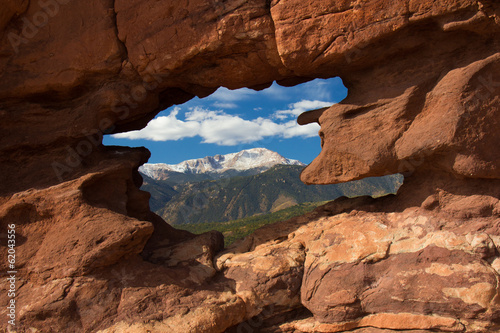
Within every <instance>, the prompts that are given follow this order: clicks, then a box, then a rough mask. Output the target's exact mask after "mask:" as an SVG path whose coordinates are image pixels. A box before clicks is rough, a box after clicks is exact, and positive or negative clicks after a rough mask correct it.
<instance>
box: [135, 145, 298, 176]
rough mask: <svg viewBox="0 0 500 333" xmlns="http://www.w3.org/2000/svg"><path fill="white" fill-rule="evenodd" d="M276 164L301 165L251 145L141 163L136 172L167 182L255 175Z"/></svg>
mask: <svg viewBox="0 0 500 333" xmlns="http://www.w3.org/2000/svg"><path fill="white" fill-rule="evenodd" d="M275 165H301V166H304V165H305V164H303V163H302V162H300V161H297V160H292V159H288V158H285V157H283V156H281V155H280V154H278V153H276V152H273V151H271V150H268V149H265V148H253V149H247V150H243V151H240V152H238V153H231V154H227V155H215V156H207V157H204V158H199V159H193V160H187V161H184V162H181V163H179V164H164V163H158V164H144V165H143V166H141V167H140V169H139V171H140V172H141V173H142V174H144V175H146V176H148V177H149V178H152V179H154V180H167V181H169V183H170V184H181V183H185V182H193V181H202V180H208V179H220V178H227V177H234V176H244V175H254V174H258V173H260V172H263V171H265V170H268V169H270V168H271V167H273V166H275Z"/></svg>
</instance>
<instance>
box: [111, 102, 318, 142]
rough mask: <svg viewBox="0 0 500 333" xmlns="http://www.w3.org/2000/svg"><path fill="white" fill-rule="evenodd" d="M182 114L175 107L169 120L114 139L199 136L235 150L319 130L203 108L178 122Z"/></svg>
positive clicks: (122, 134) (156, 139)
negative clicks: (239, 146)
mask: <svg viewBox="0 0 500 333" xmlns="http://www.w3.org/2000/svg"><path fill="white" fill-rule="evenodd" d="M179 111H180V108H179V107H175V108H174V109H173V111H171V112H170V114H169V115H168V116H166V117H158V118H155V119H153V120H152V121H150V122H149V124H148V126H146V127H145V128H144V129H142V130H140V131H133V132H128V133H121V134H115V135H114V137H115V138H127V139H146V140H153V141H169V140H179V139H182V138H188V137H194V136H200V137H201V138H202V142H203V143H213V144H217V145H220V146H234V145H238V144H242V143H251V142H256V141H259V140H262V139H264V138H266V137H281V138H285V139H289V138H293V137H305V138H308V137H313V136H316V135H317V133H318V130H319V125H317V124H309V125H306V126H299V125H298V124H297V123H296V122H295V121H294V120H291V121H288V122H284V123H282V122H275V121H273V120H271V119H266V118H262V117H259V118H256V119H252V120H247V119H243V118H241V117H240V116H238V115H230V114H227V113H225V112H224V111H213V110H208V109H204V108H201V107H194V108H192V109H190V111H188V112H186V114H185V120H180V119H178V118H177V116H178V114H179Z"/></svg>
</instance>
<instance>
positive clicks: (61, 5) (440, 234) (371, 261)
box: [0, 0, 500, 333]
mask: <svg viewBox="0 0 500 333" xmlns="http://www.w3.org/2000/svg"><path fill="white" fill-rule="evenodd" d="M0 3H1V8H2V11H1V12H0V131H1V132H2V135H1V136H0V166H1V169H0V171H1V172H0V232H1V234H2V235H4V234H5V233H6V231H7V226H8V225H9V224H15V225H16V230H17V235H16V237H17V248H16V249H17V262H16V268H17V270H18V274H17V278H18V285H17V296H16V302H17V304H18V308H17V310H18V312H17V320H18V327H20V328H19V330H38V331H40V332H52V331H57V332H98V331H101V332H146V331H151V332H166V331H168V332H179V333H181V332H182V333H184V332H224V331H226V330H227V331H228V332H233V331H236V332H238V331H242V330H247V331H248V330H249V329H250V330H253V331H262V332H265V331H266V330H267V331H268V332H340V331H346V330H349V331H353V332H360V333H375V332H376V333H378V332H394V331H398V332H401V331H402V332H414V333H417V332H418V333H422V332H430V331H434V332H436V331H442V332H450V331H451V332H454V331H464V330H465V331H466V332H494V331H498V330H499V327H498V322H499V320H500V311H499V299H498V286H497V281H498V279H499V277H500V276H499V270H500V259H499V257H498V253H499V252H500V248H499V246H500V226H499V222H500V220H499V218H500V201H499V198H500V190H499V189H500V184H499V183H498V182H499V178H500V177H499V164H500V161H499V150H498V149H497V143H498V142H499V137H498V130H499V129H500V128H499V124H498V120H497V118H498V115H499V114H498V110H499V107H500V105H499V99H498V95H499V92H500V91H499V86H500V84H499V83H498V82H497V81H498V80H497V77H498V73H499V71H500V68H499V56H498V54H500V44H499V40H498V36H499V28H498V26H499V25H500V7H499V5H498V3H497V2H496V1H492V0H483V1H474V0H447V1H439V2H436V1H428V0H415V1H414V0H402V1H393V2H387V1H385V2H384V1H379V0H369V1H341V0H335V1H333V0H332V1H319V0H311V1H298V0H286V1H285V0H281V1H278V0H275V1H265V0H251V1H239V0H234V1H222V2H221V1H208V2H206V1H181V2H177V3H173V2H158V1H156V2H155V1H123V0H119V1H115V2H113V1H101V2H96V1H86V2H76V1H62V0H47V1H40V2H35V1H31V2H28V1H18V2H14V1H11V0H1V1H0ZM333 76H341V77H342V79H343V80H344V82H345V84H346V86H347V87H348V88H349V96H348V97H347V98H346V99H345V100H344V101H342V102H341V103H339V104H336V105H334V106H332V107H331V108H328V109H322V110H316V111H314V112H311V113H308V114H304V115H302V116H301V117H300V118H299V122H301V123H307V122H312V121H318V122H319V123H320V124H321V132H320V136H321V137H322V142H323V144H322V145H323V149H322V152H321V154H320V156H318V158H317V159H316V160H315V161H313V163H312V164H311V165H309V166H308V167H307V168H306V169H305V171H304V172H303V174H302V179H303V180H304V181H305V182H307V183H336V182H343V181H348V180H353V179H359V178H363V177H368V176H379V175H385V174H391V173H397V172H405V174H406V176H407V178H406V181H405V184H404V185H403V187H402V188H401V189H400V191H399V193H398V196H390V197H386V198H381V199H377V200H375V199H371V198H358V199H345V198H343V199H339V200H336V201H335V202H332V203H329V204H327V205H325V206H323V207H320V208H318V209H317V210H316V211H314V212H312V213H309V214H306V215H305V216H302V217H298V218H294V219H292V220H289V221H284V222H280V223H278V224H275V225H272V226H266V227H263V228H261V229H260V230H258V231H257V232H256V233H254V234H253V235H251V236H249V237H247V238H246V239H244V240H242V241H240V242H239V243H236V244H235V245H234V246H232V247H230V248H229V249H226V250H225V251H224V252H222V253H219V252H220V250H221V238H220V234H218V233H216V232H212V233H207V234H204V235H200V236H194V235H192V234H190V233H187V232H183V231H178V230H175V229H174V228H172V227H170V226H169V225H168V224H167V223H165V221H163V220H162V219H161V218H159V217H158V216H156V215H155V214H153V213H152V212H150V210H149V206H148V198H149V196H148V194H147V193H145V192H142V191H140V190H139V187H140V185H141V183H142V180H141V178H140V175H139V174H138V172H137V168H138V167H139V165H141V164H143V163H145V162H146V160H147V158H148V156H149V155H148V152H147V151H146V150H145V149H127V148H118V147H103V146H102V133H116V132H121V131H127V130H131V129H138V128H142V127H144V126H145V125H146V124H147V122H148V121H149V120H150V119H152V118H153V117H154V116H155V115H156V114H157V113H158V112H159V111H160V110H162V109H164V108H166V107H168V106H171V105H173V104H177V103H183V102H185V101H187V100H189V99H190V98H192V97H193V96H195V95H197V96H200V97H201V96H206V95H208V94H210V93H211V92H213V91H215V89H216V88H218V87H219V86H226V87H229V88H239V87H243V86H247V87H254V88H259V89H261V88H264V87H266V86H268V85H270V84H271V83H272V81H273V80H277V81H278V82H281V83H283V84H285V85H289V84H296V83H298V82H302V81H305V80H308V79H312V78H315V77H333ZM4 245H5V243H4V242H2V243H1V246H0V250H1V251H2V253H6V248H5V246H4ZM0 269H1V270H2V271H7V266H6V261H3V262H1V263H0ZM0 288H1V293H0V305H1V307H0V323H1V326H2V329H3V327H6V319H7V317H6V304H7V302H8V301H9V300H8V298H7V296H6V295H7V293H6V290H7V289H6V286H5V285H4V284H2V285H1V287H0ZM306 308H307V309H306Z"/></svg>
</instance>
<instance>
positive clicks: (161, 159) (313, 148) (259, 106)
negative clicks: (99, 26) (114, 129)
mask: <svg viewBox="0 0 500 333" xmlns="http://www.w3.org/2000/svg"><path fill="white" fill-rule="evenodd" d="M346 95H347V89H346V88H345V87H344V85H343V84H342V80H341V79H340V78H332V79H328V80H322V79H316V80H313V81H309V82H306V83H303V84H300V85H297V86H294V87H282V86H279V85H278V84H276V83H273V85H272V86H271V87H269V88H267V89H265V90H262V91H254V90H251V89H247V88H243V89H237V90H228V89H226V88H219V89H218V90H217V91H216V92H215V93H213V94H212V95H210V96H208V97H206V98H203V99H199V98H197V97H195V98H193V99H192V100H190V101H188V102H186V103H184V104H182V105H176V106H172V107H170V108H168V109H166V110H164V111H162V112H160V113H159V114H158V115H157V116H156V117H155V119H153V120H151V121H150V122H149V124H148V126H147V127H146V128H144V129H142V130H140V131H132V132H127V133H120V134H116V135H112V136H105V138H104V144H105V145H118V146H129V147H141V146H144V147H146V148H148V149H149V150H150V151H151V158H150V159H149V163H167V164H177V163H180V162H182V161H184V160H187V159H193V158H201V157H205V156H213V155H216V154H228V153H234V152H238V151H241V150H243V149H250V148H257V147H263V148H267V149H270V150H273V151H276V152H278V153H280V154H281V155H283V156H284V157H287V158H292V159H297V160H300V161H302V162H304V163H310V162H311V161H312V160H313V159H314V158H315V157H316V156H317V155H318V154H319V152H320V151H321V147H320V139H319V136H318V130H319V125H317V124H309V125H306V126H299V125H297V124H296V119H297V116H298V115H299V114H300V113H302V112H304V111H308V110H313V109H317V108H321V107H324V106H330V105H332V104H334V103H338V102H340V101H341V100H342V99H344V98H345V97H346Z"/></svg>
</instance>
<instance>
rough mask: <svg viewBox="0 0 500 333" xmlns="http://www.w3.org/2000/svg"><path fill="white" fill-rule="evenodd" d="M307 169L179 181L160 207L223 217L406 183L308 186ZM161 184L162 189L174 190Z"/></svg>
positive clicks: (193, 219) (192, 218) (188, 217)
mask: <svg viewBox="0 0 500 333" xmlns="http://www.w3.org/2000/svg"><path fill="white" fill-rule="evenodd" d="M302 169H303V167H302V166H294V165H276V166H274V167H272V168H271V169H269V170H268V171H265V172H263V173H260V174H257V175H251V176H238V177H232V178H225V179H220V180H206V181H201V182H195V183H187V184H184V185H175V186H174V187H171V188H172V189H174V190H175V191H176V192H177V193H176V194H174V195H173V196H172V197H171V199H170V200H169V201H168V202H166V203H165V205H164V206H163V207H162V208H160V209H158V210H156V212H157V213H158V214H160V215H161V216H162V217H163V218H164V219H165V220H166V221H167V222H168V223H170V224H189V223H207V222H222V221H230V220H235V219H240V218H244V217H248V216H253V215H256V214H265V213H269V212H275V211H279V210H281V209H285V208H288V207H291V206H293V205H296V204H300V203H304V202H315V201H325V200H333V199H335V198H338V197H340V196H349V197H352V196H359V195H373V196H379V195H383V194H386V193H393V192H395V191H397V189H398V188H399V186H400V185H401V178H400V177H398V176H390V177H384V178H370V179H364V180H360V181H356V182H351V183H346V184H338V185H323V186H322V185H305V184H303V183H302V182H301V181H300V179H299V175H300V172H301V171H302ZM161 183H162V182H161V181H160V182H159V181H156V184H155V186H160V187H161ZM163 184H166V183H165V182H163ZM150 185H151V184H150ZM156 189H157V191H158V192H159V193H167V194H168V193H171V192H170V190H165V191H160V189H159V188H156ZM152 195H153V196H154V194H152ZM155 200H156V199H155ZM156 202H157V201H155V203H154V205H155V207H158V206H157V204H156ZM152 206H153V205H152ZM153 209H154V208H153ZM154 210H155V209H154Z"/></svg>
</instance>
